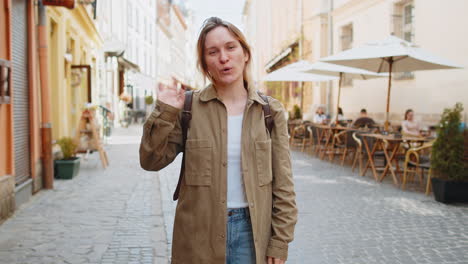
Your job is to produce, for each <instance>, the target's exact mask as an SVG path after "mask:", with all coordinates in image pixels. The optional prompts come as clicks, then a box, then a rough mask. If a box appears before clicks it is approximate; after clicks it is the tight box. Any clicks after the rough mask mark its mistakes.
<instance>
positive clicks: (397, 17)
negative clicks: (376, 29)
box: [393, 0, 415, 80]
mask: <svg viewBox="0 0 468 264" xmlns="http://www.w3.org/2000/svg"><path fill="white" fill-rule="evenodd" d="M414 19H415V18H414V2H413V1H411V0H410V1H408V0H404V1H401V2H399V3H397V4H395V6H394V14H393V35H395V36H397V37H399V38H401V39H404V40H406V41H408V42H414ZM394 78H395V79H396V80H409V79H413V78H414V74H413V73H412V72H401V73H396V74H395V75H394Z"/></svg>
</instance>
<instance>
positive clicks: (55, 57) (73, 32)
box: [47, 4, 103, 139]
mask: <svg viewBox="0 0 468 264" xmlns="http://www.w3.org/2000/svg"><path fill="white" fill-rule="evenodd" d="M91 8H92V7H91V6H85V5H82V4H77V5H76V6H75V8H74V9H66V8H63V7H47V28H48V32H49V39H48V42H49V67H50V68H49V69H50V71H49V73H50V74H49V78H50V85H51V90H52V98H51V103H52V127H53V129H52V137H53V139H58V138H61V137H64V136H75V135H76V128H77V125H78V121H79V118H80V116H81V112H82V110H83V108H84V107H85V106H86V104H87V103H98V100H99V91H98V90H97V79H96V78H97V77H98V76H97V74H96V72H97V71H96V67H97V65H98V61H97V60H99V58H100V57H99V54H98V52H99V50H100V48H101V46H102V45H103V40H102V38H101V37H100V35H99V33H98V31H97V29H96V26H95V23H94V21H93V14H92V9H91Z"/></svg>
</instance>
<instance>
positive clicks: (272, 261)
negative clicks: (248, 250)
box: [267, 257, 285, 264]
mask: <svg viewBox="0 0 468 264" xmlns="http://www.w3.org/2000/svg"><path fill="white" fill-rule="evenodd" d="M284 263H285V261H284V260H282V259H279V258H273V257H267V264H284Z"/></svg>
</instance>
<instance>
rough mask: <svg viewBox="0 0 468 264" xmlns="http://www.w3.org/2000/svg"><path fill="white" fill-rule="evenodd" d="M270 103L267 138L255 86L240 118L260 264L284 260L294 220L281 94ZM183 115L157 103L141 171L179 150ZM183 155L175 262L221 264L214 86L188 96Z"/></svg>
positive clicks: (222, 148) (222, 193)
mask: <svg viewBox="0 0 468 264" xmlns="http://www.w3.org/2000/svg"><path fill="white" fill-rule="evenodd" d="M269 103H270V108H271V110H272V115H273V119H274V127H273V130H272V134H271V137H270V135H268V130H267V128H266V127H265V122H264V117H263V110H262V105H263V104H265V102H264V101H263V100H262V98H261V97H260V96H259V95H258V94H257V93H256V92H255V91H254V90H253V89H249V93H248V102H247V104H246V108H245V111H244V120H243V124H242V127H243V129H242V139H241V141H242V152H241V164H242V174H243V179H244V186H245V192H246V196H247V200H248V203H249V210H250V218H251V223H252V230H253V238H254V244H255V251H256V259H257V263H265V258H266V256H272V257H277V258H280V259H283V260H285V259H286V258H287V255H288V243H289V242H291V241H292V240H293V236H294V226H295V224H296V221H297V208H296V202H295V192H294V186H293V178H292V173H291V160H290V153H289V144H288V132H287V122H286V119H285V110H284V108H283V106H282V105H281V103H280V102H279V101H278V100H275V99H273V98H271V100H270V102H269ZM180 118H181V110H179V109H177V108H175V107H172V106H170V105H168V104H165V103H163V102H161V101H157V103H156V108H155V110H154V111H153V113H151V115H150V117H149V118H148V120H147V121H146V122H145V124H144V128H143V130H144V131H143V137H142V139H141V145H140V164H141V167H142V168H143V169H145V170H153V171H158V170H160V169H162V168H164V167H166V166H167V165H168V164H170V163H171V162H172V161H173V160H174V158H175V157H176V156H177V154H178V153H179V152H181V151H182V130H181V125H180ZM185 155H186V157H185V162H186V163H185V176H184V181H183V182H182V186H181V190H180V194H179V200H178V203H177V208H176V215H175V223H174V232H173V243H172V263H175V264H178V263H183V264H198V263H204V264H205V263H225V251H226V224H227V207H226V198H227V110H226V107H225V106H224V104H223V102H222V101H221V99H220V98H219V97H218V96H217V93H216V89H215V88H214V87H213V86H208V87H207V88H205V89H203V90H201V91H195V92H194V94H193V103H192V120H191V122H190V129H189V131H188V137H187V143H186V154H185ZM177 176H178V175H177ZM177 176H176V175H174V177H177Z"/></svg>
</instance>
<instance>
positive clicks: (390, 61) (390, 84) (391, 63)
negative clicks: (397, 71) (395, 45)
mask: <svg viewBox="0 0 468 264" xmlns="http://www.w3.org/2000/svg"><path fill="white" fill-rule="evenodd" d="M387 62H388V67H389V70H388V92H387V112H386V115H385V131H388V127H389V121H388V117H389V113H390V91H391V89H392V67H393V57H390V58H389V59H388V61H387Z"/></svg>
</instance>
